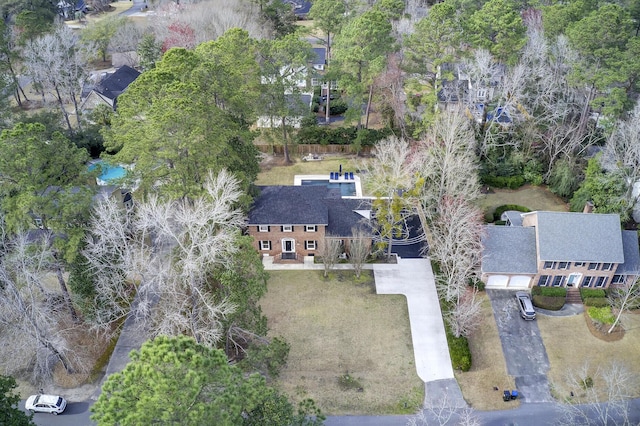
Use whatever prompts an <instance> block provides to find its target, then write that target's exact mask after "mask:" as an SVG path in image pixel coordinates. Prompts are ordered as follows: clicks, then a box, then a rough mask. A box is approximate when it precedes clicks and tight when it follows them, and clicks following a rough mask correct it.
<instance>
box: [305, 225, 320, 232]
mask: <svg viewBox="0 0 640 426" xmlns="http://www.w3.org/2000/svg"><path fill="white" fill-rule="evenodd" d="M304 232H318V227H317V226H316V225H305V226H304Z"/></svg>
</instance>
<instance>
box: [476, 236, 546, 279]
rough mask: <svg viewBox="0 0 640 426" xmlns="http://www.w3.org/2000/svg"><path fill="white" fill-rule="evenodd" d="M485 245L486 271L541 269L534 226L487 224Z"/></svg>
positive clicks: (484, 259) (531, 272) (483, 260)
mask: <svg viewBox="0 0 640 426" xmlns="http://www.w3.org/2000/svg"><path fill="white" fill-rule="evenodd" d="M482 246H483V251H482V272H483V273H509V274H535V273H537V272H538V262H537V259H536V235H535V229H533V228H532V227H520V226H496V225H488V226H485V235H484V237H483V238H482Z"/></svg>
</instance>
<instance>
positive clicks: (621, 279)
mask: <svg viewBox="0 0 640 426" xmlns="http://www.w3.org/2000/svg"><path fill="white" fill-rule="evenodd" d="M624 278H625V276H624V275H614V276H613V280H611V284H624V281H625V279H624Z"/></svg>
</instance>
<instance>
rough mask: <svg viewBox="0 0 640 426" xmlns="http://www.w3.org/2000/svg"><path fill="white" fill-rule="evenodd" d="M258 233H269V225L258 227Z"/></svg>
mask: <svg viewBox="0 0 640 426" xmlns="http://www.w3.org/2000/svg"><path fill="white" fill-rule="evenodd" d="M258 232H269V225H258Z"/></svg>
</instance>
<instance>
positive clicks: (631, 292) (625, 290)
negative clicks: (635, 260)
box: [607, 277, 640, 333]
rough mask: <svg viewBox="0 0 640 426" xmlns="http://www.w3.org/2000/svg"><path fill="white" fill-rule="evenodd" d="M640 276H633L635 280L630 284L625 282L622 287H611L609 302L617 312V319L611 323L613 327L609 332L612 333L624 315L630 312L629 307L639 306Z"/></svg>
mask: <svg viewBox="0 0 640 426" xmlns="http://www.w3.org/2000/svg"><path fill="white" fill-rule="evenodd" d="M639 280H640V279H639V278H638V277H633V281H632V282H631V283H629V284H625V285H624V286H622V287H615V288H613V287H612V288H611V289H610V291H609V303H610V304H611V309H612V310H613V311H614V312H617V313H618V314H617V315H616V319H615V321H614V322H613V324H611V328H609V331H607V333H611V332H612V331H613V330H614V329H615V328H616V325H618V323H620V320H621V319H622V317H623V315H624V314H625V313H627V312H629V309H631V308H632V307H637V306H638V303H640V283H639Z"/></svg>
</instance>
